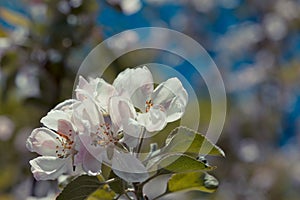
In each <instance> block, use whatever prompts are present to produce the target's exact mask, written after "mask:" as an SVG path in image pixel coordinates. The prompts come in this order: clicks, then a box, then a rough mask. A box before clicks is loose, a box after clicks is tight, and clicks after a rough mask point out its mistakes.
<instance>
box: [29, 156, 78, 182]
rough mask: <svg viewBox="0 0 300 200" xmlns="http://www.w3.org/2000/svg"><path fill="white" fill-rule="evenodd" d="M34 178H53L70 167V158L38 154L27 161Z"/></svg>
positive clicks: (67, 170)
mask: <svg viewBox="0 0 300 200" xmlns="http://www.w3.org/2000/svg"><path fill="white" fill-rule="evenodd" d="M29 163H30V165H31V171H32V174H33V176H34V178H35V179H36V180H38V181H39V180H54V179H57V178H58V177H59V176H60V175H62V174H64V173H67V172H69V171H70V168H72V160H71V159H70V158H67V159H60V158H56V157H52V156H40V157H37V158H35V159H33V160H30V161H29Z"/></svg>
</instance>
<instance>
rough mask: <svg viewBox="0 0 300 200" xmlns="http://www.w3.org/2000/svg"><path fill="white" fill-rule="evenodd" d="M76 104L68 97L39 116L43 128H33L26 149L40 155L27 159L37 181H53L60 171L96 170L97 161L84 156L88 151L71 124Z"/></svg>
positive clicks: (87, 154) (90, 171) (92, 172)
mask: <svg viewBox="0 0 300 200" xmlns="http://www.w3.org/2000/svg"><path fill="white" fill-rule="evenodd" d="M79 103H80V102H79V101H76V100H74V99H69V100H66V101H64V102H62V103H60V104H58V105H57V106H56V107H55V108H54V109H52V110H51V111H50V112H49V113H48V114H47V115H46V116H45V117H43V118H42V119H41V122H42V123H43V125H44V126H45V127H42V128H37V129H34V130H33V131H32V133H31V135H30V136H29V138H28V139H27V142H26V146H27V148H28V149H29V150H30V151H32V152H36V153H38V154H40V155H41V156H39V157H37V158H35V159H33V160H31V161H30V165H31V170H32V173H33V175H34V177H35V178H36V179H37V180H53V179H56V178H58V177H59V176H60V175H62V174H72V175H77V174H80V173H84V172H86V173H89V174H95V173H99V170H95V163H97V164H99V162H98V161H97V160H96V159H93V160H88V159H83V158H85V157H88V156H89V153H88V152H87V150H86V149H85V148H84V146H83V145H82V144H81V143H80V140H79V139H78V135H77V134H78V133H77V129H78V128H77V127H76V126H75V125H74V123H73V108H74V107H75V106H76V105H77V104H79ZM83 155H84V156H83ZM82 168H83V169H84V170H85V171H82Z"/></svg>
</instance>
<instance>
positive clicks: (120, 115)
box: [109, 96, 136, 129]
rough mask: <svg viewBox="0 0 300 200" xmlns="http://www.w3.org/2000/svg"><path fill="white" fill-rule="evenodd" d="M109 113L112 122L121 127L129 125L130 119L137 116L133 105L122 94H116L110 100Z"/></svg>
mask: <svg viewBox="0 0 300 200" xmlns="http://www.w3.org/2000/svg"><path fill="white" fill-rule="evenodd" d="M109 114H110V117H111V121H112V123H113V124H114V125H115V126H117V127H118V128H119V129H123V126H124V125H125V126H126V125H127V123H128V120H129V119H134V118H136V112H135V109H134V107H133V105H132V104H131V103H130V102H129V101H128V100H127V99H125V98H123V97H121V96H114V97H111V98H110V101H109Z"/></svg>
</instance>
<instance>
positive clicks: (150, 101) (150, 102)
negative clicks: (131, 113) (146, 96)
mask: <svg viewBox="0 0 300 200" xmlns="http://www.w3.org/2000/svg"><path fill="white" fill-rule="evenodd" d="M152 106H153V103H152V100H151V99H150V100H149V101H146V112H149V110H150V108H151V107H152Z"/></svg>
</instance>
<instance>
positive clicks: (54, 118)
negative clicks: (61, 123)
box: [41, 110, 71, 130]
mask: <svg viewBox="0 0 300 200" xmlns="http://www.w3.org/2000/svg"><path fill="white" fill-rule="evenodd" d="M61 119H62V120H66V121H70V119H71V115H70V114H69V113H67V112H64V111H61V110H52V111H50V112H48V114H47V115H46V116H45V117H43V118H42V119H41V123H42V124H44V125H45V126H46V127H48V128H50V129H53V130H57V129H58V120H61Z"/></svg>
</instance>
